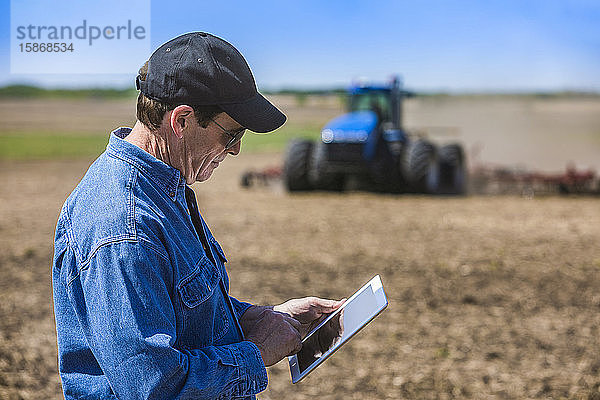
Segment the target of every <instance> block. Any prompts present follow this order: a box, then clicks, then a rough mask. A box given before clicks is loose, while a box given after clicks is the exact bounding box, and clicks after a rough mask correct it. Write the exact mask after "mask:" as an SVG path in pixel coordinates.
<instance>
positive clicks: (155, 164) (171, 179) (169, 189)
mask: <svg viewBox="0 0 600 400" xmlns="http://www.w3.org/2000/svg"><path fill="white" fill-rule="evenodd" d="M130 132H131V128H127V127H121V128H117V129H115V130H114V131H112V132H111V134H110V139H109V140H108V146H107V147H106V152H107V153H108V154H109V155H111V156H113V157H116V158H119V159H121V160H123V161H126V162H128V163H129V164H131V165H133V166H134V167H136V168H137V169H139V170H140V171H141V172H142V173H143V174H144V175H145V176H146V177H148V178H149V179H151V180H152V181H153V182H155V183H156V184H157V185H158V186H159V187H160V188H161V189H162V190H164V191H165V192H166V193H167V195H168V196H169V197H171V198H172V199H173V200H175V199H176V198H177V188H178V187H179V186H180V185H181V186H182V187H183V186H185V182H184V181H183V179H182V178H181V173H180V172H179V170H178V169H176V168H173V167H171V166H170V165H167V164H165V163H164V162H162V161H161V160H159V159H158V158H156V157H154V156H153V155H151V154H150V153H147V152H145V151H144V150H142V149H141V148H139V147H138V146H136V145H134V144H132V143H129V142H127V141H125V140H123V139H124V138H125V136H127V135H129V133H130Z"/></svg>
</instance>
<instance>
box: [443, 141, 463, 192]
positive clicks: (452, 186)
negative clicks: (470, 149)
mask: <svg viewBox="0 0 600 400" xmlns="http://www.w3.org/2000/svg"><path fill="white" fill-rule="evenodd" d="M439 161H440V163H439V165H440V190H439V192H440V193H441V194H450V195H464V194H465V192H466V187H467V185H466V182H467V171H466V165H465V155H464V151H463V149H462V147H461V146H460V145H459V144H449V145H446V146H443V147H442V148H441V149H440V151H439Z"/></svg>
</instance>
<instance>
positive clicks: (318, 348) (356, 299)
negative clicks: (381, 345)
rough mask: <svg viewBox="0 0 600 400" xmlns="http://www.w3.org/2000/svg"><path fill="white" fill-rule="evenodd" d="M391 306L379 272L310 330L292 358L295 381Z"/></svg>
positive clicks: (290, 359)
mask: <svg viewBox="0 0 600 400" xmlns="http://www.w3.org/2000/svg"><path fill="white" fill-rule="evenodd" d="M387 305H388V302H387V299H386V297H385V293H384V291H383V284H382V283H381V278H380V277H379V275H377V276H375V277H374V278H373V279H371V280H370V281H369V282H368V283H367V284H366V285H364V286H363V287H362V288H360V289H359V290H358V291H357V292H356V293H354V294H353V295H352V297H350V298H349V299H348V300H346V301H345V302H344V304H342V306H341V307H340V308H338V309H337V310H335V311H334V312H332V313H331V314H330V315H329V316H328V317H326V318H325V319H324V320H323V321H322V322H321V323H320V324H319V325H317V327H316V328H314V329H313V330H312V331H310V332H309V333H308V335H306V337H305V338H304V340H302V349H301V350H300V351H299V352H298V353H297V354H294V355H293V356H291V357H288V360H289V363H290V372H291V374H292V383H297V382H299V381H300V380H301V379H302V378H304V377H305V376H306V375H308V374H309V373H310V372H311V371H313V370H314V369H315V368H317V366H319V365H320V364H322V363H323V362H324V361H325V360H326V359H327V358H328V357H329V356H331V355H332V354H333V353H334V352H335V351H336V350H337V349H339V348H340V347H341V346H342V345H343V344H344V343H346V342H347V341H348V340H349V339H350V338H351V337H352V336H354V335H355V334H356V333H357V332H358V331H359V330H360V329H361V328H362V327H364V326H365V325H367V324H368V323H369V322H371V321H372V320H373V318H375V317H376V316H377V315H379V313H380V312H382V311H383V310H384V309H385V308H386V307H387Z"/></svg>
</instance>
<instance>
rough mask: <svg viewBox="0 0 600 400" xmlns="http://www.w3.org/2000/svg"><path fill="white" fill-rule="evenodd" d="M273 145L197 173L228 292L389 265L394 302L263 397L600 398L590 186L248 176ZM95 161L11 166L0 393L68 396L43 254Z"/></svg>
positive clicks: (598, 258) (359, 279) (341, 284)
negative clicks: (583, 191) (436, 187)
mask: <svg viewBox="0 0 600 400" xmlns="http://www.w3.org/2000/svg"><path fill="white" fill-rule="evenodd" d="M279 161H280V160H279V156H278V155H276V154H266V155H265V154H262V155H261V154H251V155H241V156H239V157H237V159H231V160H227V161H226V162H225V163H223V164H222V165H221V167H219V169H218V170H217V171H216V172H215V174H214V176H213V178H212V179H211V180H210V181H209V182H207V183H203V184H197V185H195V186H194V189H195V190H196V193H197V196H198V201H199V204H200V207H201V209H202V212H203V214H204V216H205V218H206V220H207V222H208V223H209V225H210V226H211V228H212V230H213V233H214V234H215V236H216V237H217V239H218V240H219V241H220V242H221V244H222V245H223V247H224V249H225V251H226V253H227V255H228V258H229V260H230V262H229V264H228V269H229V273H230V278H231V290H232V293H233V295H235V296H237V297H239V298H241V299H245V300H249V301H253V302H256V303H262V304H273V303H276V302H281V301H284V300H286V299H288V298H291V297H296V296H304V295H318V296H322V297H331V298H341V297H345V296H348V295H350V294H351V293H352V292H353V291H354V290H355V289H356V288H358V287H360V286H361V285H362V284H363V283H364V282H366V281H367V280H368V279H369V278H371V277H372V276H373V275H375V274H381V276H382V279H383V282H384V286H385V289H386V291H387V294H388V298H389V303H390V304H389V307H388V309H387V310H386V311H385V312H384V313H383V314H382V315H381V316H380V317H379V318H377V319H376V320H375V321H374V322H373V323H372V324H371V325H370V326H369V327H368V328H366V329H365V330H363V331H362V332H361V333H360V334H359V335H357V337H355V338H354V339H352V341H351V342H350V343H349V344H348V345H346V346H344V347H343V348H342V349H341V350H340V351H339V352H338V353H336V354H335V355H334V356H333V357H332V358H331V359H330V360H328V361H327V362H326V363H325V364H324V365H322V366H321V367H319V368H318V369H317V370H316V371H315V372H314V373H312V374H311V375H309V376H308V377H307V378H306V379H305V380H304V381H303V382H302V383H300V384H297V385H292V384H291V382H290V377H289V371H288V367H287V365H286V362H285V361H284V362H281V363H279V364H277V365H276V366H274V367H272V368H270V369H269V378H270V385H269V389H268V390H267V391H266V392H264V393H263V394H262V395H261V396H260V398H262V399H265V400H266V399H288V398H289V399H308V398H324V399H348V398H352V399H365V398H373V399H380V398H390V399H396V398H431V399H444V398H473V399H483V398H560V397H567V398H573V399H579V398H588V399H598V398H600V392H599V387H600V358H599V357H598V350H599V349H600V339H599V338H600V332H599V328H600V313H599V311H600V294H599V293H600V246H599V245H598V243H599V241H600V240H599V239H600V212H599V211H598V210H599V203H598V200H597V199H593V198H558V197H553V198H535V199H525V198H519V197H467V198H427V197H419V196H391V195H376V194H366V193H347V194H323V193H312V194H303V195H295V196H290V195H288V194H286V193H284V192H283V190H282V189H281V188H280V187H277V186H274V187H267V188H256V189H252V190H243V189H241V188H240V187H239V185H238V180H239V176H240V174H241V172H242V171H243V170H245V169H247V168H250V167H253V168H260V167H264V166H267V165H272V164H277V163H278V162H279ZM88 165H89V161H54V162H40V163H32V162H29V163H26V162H21V163H2V164H0V181H2V182H3V185H2V189H1V191H0V248H1V251H0V271H2V279H1V280H0V286H1V287H0V398H2V399H42V398H43V399H51V398H60V397H61V395H60V383H59V379H58V375H57V372H56V337H55V331H54V320H53V313H52V300H51V299H52V294H51V286H50V263H51V256H52V251H53V249H52V237H53V229H54V224H55V222H56V217H57V214H58V211H59V208H60V205H61V204H62V202H63V201H64V199H65V198H66V196H67V195H68V193H69V192H70V191H71V190H72V189H73V187H74V186H75V185H76V183H77V181H78V180H79V179H80V178H81V176H82V175H83V173H84V171H85V169H86V168H87V166H88Z"/></svg>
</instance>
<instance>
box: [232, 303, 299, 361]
mask: <svg viewBox="0 0 600 400" xmlns="http://www.w3.org/2000/svg"><path fill="white" fill-rule="evenodd" d="M240 325H242V330H243V331H244V335H245V336H246V340H249V341H251V342H252V343H254V344H255V345H256V346H257V347H258V349H259V350H260V355H261V356H262V359H263V362H264V363H265V366H267V367H270V366H271V365H274V364H276V363H278V362H279V361H281V360H282V359H283V358H284V357H286V356H291V355H293V354H296V353H297V352H299V351H300V349H301V348H302V338H301V336H300V332H299V330H300V328H301V324H300V322H298V321H297V320H295V319H294V318H292V317H291V316H289V315H288V314H285V313H282V312H277V311H274V310H273V307H264V306H252V307H250V308H249V309H248V310H246V312H245V313H244V314H243V315H242V318H240Z"/></svg>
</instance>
